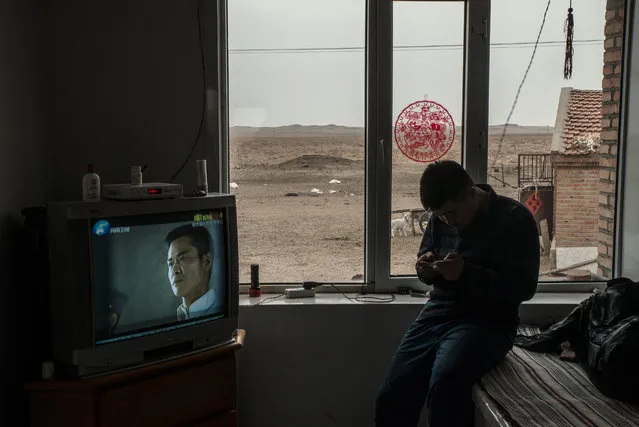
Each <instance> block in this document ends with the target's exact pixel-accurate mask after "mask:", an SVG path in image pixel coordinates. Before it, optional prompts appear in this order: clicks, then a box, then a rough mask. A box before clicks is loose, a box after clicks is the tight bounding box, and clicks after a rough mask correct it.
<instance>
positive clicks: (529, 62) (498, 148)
mask: <svg viewBox="0 0 639 427" xmlns="http://www.w3.org/2000/svg"><path fill="white" fill-rule="evenodd" d="M551 1H552V0H548V4H547V5H546V10H545V11H544V17H543V18H542V20H541V26H540V27H539V33H538V34H537V41H536V42H535V48H534V49H533V51H532V55H531V56H530V61H528V66H527V67H526V71H525V72H524V77H523V78H522V79H521V83H520V84H519V87H518V88H517V94H516V95H515V99H514V101H513V105H512V107H510V112H509V113H508V117H507V118H506V124H504V129H503V130H502V133H501V138H499V144H497V153H496V154H495V157H493V164H492V165H491V166H490V167H491V169H492V168H494V167H495V165H496V164H497V161H498V160H499V156H500V155H501V146H502V144H503V143H504V138H506V131H507V130H508V125H509V124H510V118H511V117H512V116H513V113H514V112H515V107H516V106H517V101H518V100H519V95H520V94H521V88H522V87H523V86H524V83H525V82H526V78H527V77H528V72H529V71H530V67H531V65H532V63H533V60H534V59H535V53H537V47H538V46H539V45H540V44H541V43H542V42H540V41H539V39H540V38H541V33H542V32H543V31H544V25H546V16H547V15H548V9H549V8H550V2H551Z"/></svg>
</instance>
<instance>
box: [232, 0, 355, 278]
mask: <svg viewBox="0 0 639 427" xmlns="http://www.w3.org/2000/svg"><path fill="white" fill-rule="evenodd" d="M228 7H229V9H228V58H229V59H228V68H229V71H228V73H229V100H228V102H229V123H230V128H229V155H230V171H229V177H230V182H231V184H230V185H231V191H233V192H234V193H235V195H236V200H237V206H238V232H239V256H240V281H241V282H245V283H246V282H249V280H250V264H259V265H260V280H261V281H262V282H278V283H282V282H301V281H304V280H312V281H324V282H337V283H341V282H362V281H363V277H364V276H363V273H364V199H365V194H364V160H365V159H364V154H365V148H364V147H365V145H364V136H365V135H364V125H365V123H364V113H365V71H366V63H365V42H366V34H365V26H366V2H365V0H349V1H344V0H326V1H321V2H318V1H315V0H271V1H268V2H265V1H260V0H233V1H230V2H228Z"/></svg>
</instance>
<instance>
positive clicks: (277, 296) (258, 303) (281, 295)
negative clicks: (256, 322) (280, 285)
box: [251, 294, 284, 306]
mask: <svg viewBox="0 0 639 427" xmlns="http://www.w3.org/2000/svg"><path fill="white" fill-rule="evenodd" d="M283 296H284V294H277V295H275V296H272V297H268V298H264V299H263V300H261V301H259V302H256V303H255V304H251V306H254V305H262V304H264V303H265V302H266V301H273V300H276V299H278V298H282V297H283Z"/></svg>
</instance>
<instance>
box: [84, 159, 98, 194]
mask: <svg viewBox="0 0 639 427" xmlns="http://www.w3.org/2000/svg"><path fill="white" fill-rule="evenodd" d="M82 200H84V201H85V202H99V201H100V176H99V175H98V174H97V173H95V168H94V166H93V164H89V166H88V168H87V173H85V174H84V176H83V177H82Z"/></svg>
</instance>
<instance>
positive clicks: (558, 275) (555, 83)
mask: <svg viewBox="0 0 639 427" xmlns="http://www.w3.org/2000/svg"><path fill="white" fill-rule="evenodd" d="M606 3H607V2H606V0H596V1H590V2H585V3H583V4H579V5H577V4H575V5H574V8H575V11H574V17H575V22H576V24H578V26H576V29H575V33H574V43H573V45H574V56H573V73H572V78H571V79H570V80H566V79H564V75H563V70H564V57H565V46H566V42H565V34H564V31H563V30H564V28H563V25H562V24H563V22H564V21H565V19H566V16H567V10H566V9H567V7H568V5H564V4H563V3H557V2H551V3H548V2H547V1H542V0H537V1H512V0H492V2H491V40H490V42H491V48H490V101H489V138H488V163H489V165H488V166H489V169H488V182H489V184H491V185H492V186H493V188H494V189H495V190H496V191H497V192H498V193H499V194H503V195H505V196H509V197H512V198H515V199H517V200H519V201H521V202H522V203H524V204H526V205H527V206H528V208H529V209H530V210H531V212H533V213H534V214H535V217H536V218H537V220H538V225H539V229H540V239H541V241H542V246H543V250H542V256H541V272H540V274H541V276H540V280H543V281H586V280H592V279H598V278H599V275H600V274H601V271H598V270H599V269H598V267H599V260H598V257H599V256H598V255H599V254H598V251H599V242H600V241H603V240H605V236H603V235H602V232H601V231H600V228H601V227H600V222H599V221H600V204H601V201H602V198H606V196H603V197H602V196H601V192H602V190H603V188H602V183H601V179H602V177H604V175H603V174H604V173H605V172H606V171H603V170H602V168H601V160H602V158H601V156H600V154H601V153H600V146H601V139H602V138H601V137H602V96H603V93H604V92H602V81H603V78H604V75H603V70H604V63H603V62H602V58H603V57H604V41H605V35H604V28H605V24H606ZM548 4H550V6H549V7H548V9H547V11H546V7H547V5H548ZM544 14H545V16H544ZM542 23H543V29H542V31H541V33H540V29H541V28H542ZM538 36H539V43H538V44H537V48H536V49H535V42H536V39H537V37H538ZM533 55H534V56H533ZM531 58H532V61H531ZM529 64H530V65H529ZM528 67H529V68H528ZM522 81H523V84H522ZM515 99H516V103H515ZM613 172H614V169H613ZM606 177H607V176H606ZM610 191H611V192H612V197H613V198H614V190H613V189H611V190H610ZM606 203H607V201H606Z"/></svg>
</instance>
